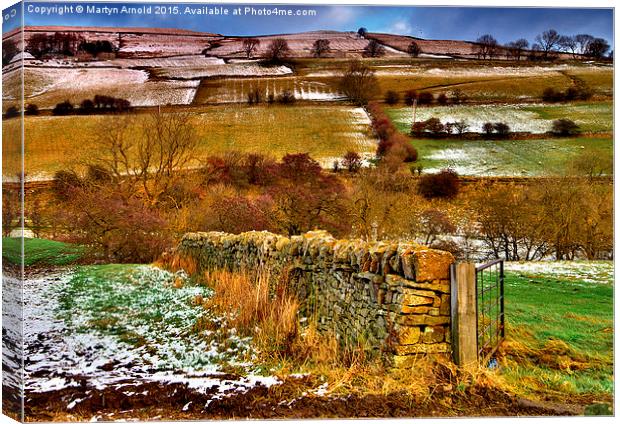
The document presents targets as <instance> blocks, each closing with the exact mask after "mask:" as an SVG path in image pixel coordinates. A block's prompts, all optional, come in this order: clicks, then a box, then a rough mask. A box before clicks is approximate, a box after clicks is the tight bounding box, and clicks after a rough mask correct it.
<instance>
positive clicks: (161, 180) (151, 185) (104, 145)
mask: <svg viewBox="0 0 620 424" xmlns="http://www.w3.org/2000/svg"><path fill="white" fill-rule="evenodd" d="M191 116H192V115H191V114H190V113H184V112H181V113H158V112H154V113H151V114H148V115H145V116H144V115H141V116H138V115H123V116H118V115H116V116H113V117H105V118H103V119H102V120H101V121H100V122H99V131H98V132H97V135H96V137H95V139H94V145H95V148H94V150H93V151H91V152H88V154H89V157H88V158H87V159H86V161H85V162H86V165H87V166H88V167H94V168H97V169H98V170H99V172H100V173H103V174H105V175H106V176H107V177H106V181H105V182H106V184H107V183H109V182H111V183H113V184H114V185H115V186H117V188H118V189H119V190H118V192H119V193H123V194H124V196H125V197H126V198H127V199H128V198H132V197H136V196H139V197H142V196H144V197H145V198H146V199H147V200H148V201H149V202H153V203H155V202H157V201H158V199H159V197H160V195H161V194H162V193H164V192H165V191H166V190H167V189H168V188H169V187H170V185H171V184H172V182H173V180H174V178H175V173H177V172H178V171H181V170H183V169H184V168H186V167H187V166H188V165H189V164H190V162H191V161H192V160H193V159H194V157H195V156H194V155H195V151H196V146H197V144H198V139H197V138H196V136H195V132H194V129H193V126H192V124H191ZM94 183H95V184H97V182H96V181H95V182H94Z"/></svg>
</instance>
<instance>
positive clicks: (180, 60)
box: [24, 55, 224, 68]
mask: <svg viewBox="0 0 620 424" xmlns="http://www.w3.org/2000/svg"><path fill="white" fill-rule="evenodd" d="M24 64H25V66H27V67H40V66H44V67H47V68H49V67H52V68H54V67H58V68H67V67H71V68H111V67H120V68H185V67H202V66H214V65H223V64H224V60H223V59H219V58H217V57H206V56H203V55H186V56H171V57H153V58H131V59H130V58H116V59H109V60H93V61H84V62H78V61H74V60H69V59H66V60H62V59H49V60H45V61H43V60H36V59H33V60H28V61H26V62H25V63H24Z"/></svg>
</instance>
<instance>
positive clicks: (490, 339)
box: [476, 259, 505, 364]
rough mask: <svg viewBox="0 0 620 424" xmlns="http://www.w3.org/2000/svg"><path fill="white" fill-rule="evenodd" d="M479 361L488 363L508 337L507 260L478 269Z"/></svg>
mask: <svg viewBox="0 0 620 424" xmlns="http://www.w3.org/2000/svg"><path fill="white" fill-rule="evenodd" d="M476 311H477V320H476V334H477V335H478V337H477V344H478V346H477V350H478V359H479V360H480V361H481V362H482V363H483V364H486V363H487V362H488V361H489V359H490V358H491V357H492V356H493V354H494V353H495V352H496V350H497V348H498V347H499V344H500V343H501V341H502V340H504V337H505V325H504V260H503V259H496V260H494V261H492V262H488V263H486V264H484V265H480V266H477V267H476Z"/></svg>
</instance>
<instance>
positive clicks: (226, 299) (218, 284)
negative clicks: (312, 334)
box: [203, 269, 299, 358]
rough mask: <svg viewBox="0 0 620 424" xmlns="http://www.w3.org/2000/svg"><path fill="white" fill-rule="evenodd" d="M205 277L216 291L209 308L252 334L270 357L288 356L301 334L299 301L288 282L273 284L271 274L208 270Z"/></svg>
mask: <svg viewBox="0 0 620 424" xmlns="http://www.w3.org/2000/svg"><path fill="white" fill-rule="evenodd" d="M203 279H204V281H205V282H206V283H207V285H209V286H210V287H212V288H213V289H214V291H215V293H214V295H213V296H212V297H211V298H209V299H208V300H207V301H206V302H205V303H204V305H205V308H207V309H211V310H214V311H216V312H218V313H220V314H223V315H225V316H226V317H227V318H228V322H227V325H228V326H230V327H231V328H232V327H234V328H236V329H237V331H238V332H239V333H240V334H243V335H246V336H252V338H253V340H254V343H255V345H256V346H257V348H258V350H259V352H260V353H261V354H263V355H264V356H266V357H270V358H278V357H280V356H282V355H287V354H288V352H289V350H290V347H291V345H292V342H293V340H294V339H295V338H296V337H297V334H298V318H297V311H298V308H299V304H298V301H297V299H296V298H295V297H294V296H293V295H292V294H290V293H288V290H287V288H286V286H285V285H284V284H278V285H277V286H276V287H275V288H274V287H272V285H271V273H270V271H269V270H267V269H264V270H261V271H259V272H257V273H251V272H248V271H240V272H230V271H225V270H214V271H206V272H205V273H204V274H203Z"/></svg>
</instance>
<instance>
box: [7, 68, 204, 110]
mask: <svg viewBox="0 0 620 424" xmlns="http://www.w3.org/2000/svg"><path fill="white" fill-rule="evenodd" d="M17 77H18V74H17V72H15V73H13V72H12V73H10V74H3V75H2V78H3V86H5V87H12V86H13V85H12V84H11V80H12V79H15V78H17ZM24 78H25V81H26V84H25V88H26V91H25V93H24V94H25V99H26V100H25V101H26V103H35V104H36V105H37V106H39V108H41V109H44V108H53V107H54V106H55V105H56V104H57V103H59V102H62V101H64V100H70V101H71V102H72V103H74V104H75V105H79V103H80V102H81V101H82V100H84V99H87V98H93V97H94V96H95V95H96V94H103V95H108V96H114V97H120V98H124V99H127V100H129V101H130V102H131V104H132V105H133V106H156V105H165V104H168V103H170V104H189V103H191V101H192V100H193V98H194V95H195V94H196V90H197V88H198V85H199V84H200V81H197V80H196V81H151V80H149V76H148V73H147V72H146V71H143V70H134V69H115V68H105V69H101V68H98V69H94V68H93V69H84V68H79V69H78V68H26V69H25V73H24ZM16 96H18V93H17V92H15V90H6V91H3V93H2V97H3V100H15V99H16Z"/></svg>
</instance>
